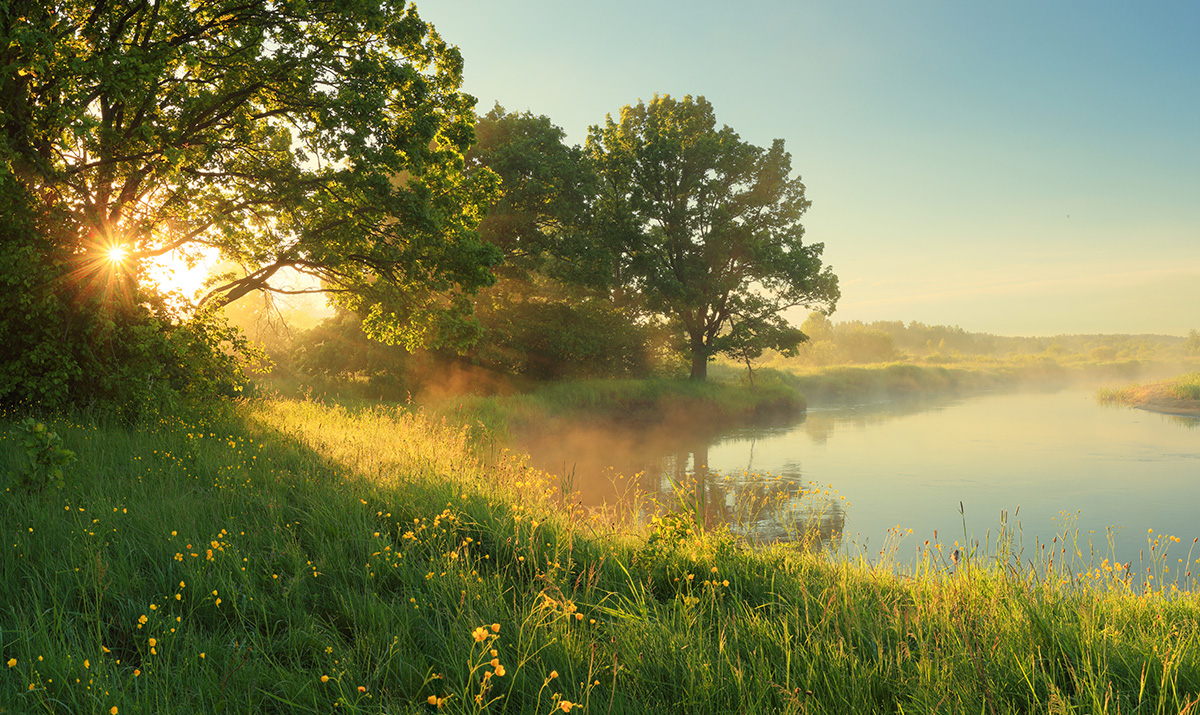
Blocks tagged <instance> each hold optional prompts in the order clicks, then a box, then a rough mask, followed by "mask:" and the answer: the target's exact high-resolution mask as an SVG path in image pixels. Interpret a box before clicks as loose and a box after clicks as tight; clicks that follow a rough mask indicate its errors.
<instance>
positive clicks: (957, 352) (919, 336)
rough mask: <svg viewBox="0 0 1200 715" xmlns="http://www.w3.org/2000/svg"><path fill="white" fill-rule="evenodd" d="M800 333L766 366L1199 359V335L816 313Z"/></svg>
mask: <svg viewBox="0 0 1200 715" xmlns="http://www.w3.org/2000/svg"><path fill="white" fill-rule="evenodd" d="M801 329H802V330H803V331H804V334H805V335H807V336H808V338H809V340H808V342H806V343H804V344H802V345H801V346H800V350H799V355H798V356H797V357H795V358H790V359H784V358H781V357H779V356H775V357H774V358H773V359H769V360H767V361H766V362H767V363H768V364H772V365H774V364H776V363H778V362H780V361H781V360H782V361H784V362H786V363H788V364H803V365H813V366H825V365H841V364H864V363H878V362H893V361H901V360H920V361H922V362H927V363H934V364H936V363H956V362H966V361H974V360H978V359H980V358H991V359H1019V358H1022V357H1034V356H1041V357H1050V358H1055V359H1058V360H1068V359H1075V360H1087V361H1091V362H1109V361H1127V360H1171V359H1176V358H1183V357H1188V356H1195V355H1200V332H1198V331H1196V330H1192V331H1191V332H1190V333H1189V335H1188V337H1186V338H1182V337H1178V336H1172V335H1149V334H1145V335H1055V336H1051V337H1011V336H1001V335H991V334H988V333H972V332H969V331H967V330H964V329H963V328H960V327H958V326H957V325H956V326H953V327H951V326H947V325H926V324H925V323H919V322H917V321H911V322H908V323H905V322H904V321H901V320H877V321H874V322H870V323H864V322H862V321H858V320H851V321H846V322H837V323H835V322H832V321H831V320H830V319H829V318H828V317H826V316H825V315H822V314H821V313H813V314H812V315H810V316H809V318H808V320H806V321H805V322H804V325H803V326H802V328H801Z"/></svg>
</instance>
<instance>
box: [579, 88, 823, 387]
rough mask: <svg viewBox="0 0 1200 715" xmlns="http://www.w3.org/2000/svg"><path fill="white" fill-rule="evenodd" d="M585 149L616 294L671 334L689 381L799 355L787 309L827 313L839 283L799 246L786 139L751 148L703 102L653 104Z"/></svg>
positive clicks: (800, 194)
mask: <svg viewBox="0 0 1200 715" xmlns="http://www.w3.org/2000/svg"><path fill="white" fill-rule="evenodd" d="M587 150H588V155H589V157H590V158H591V160H592V161H593V162H594V163H595V166H596V167H597V171H598V172H599V174H600V177H601V188H600V194H599V197H598V199H597V202H596V213H597V217H596V222H595V225H596V227H597V228H596V238H597V243H598V244H599V245H603V246H606V247H608V248H609V249H610V250H611V255H612V256H613V260H612V265H611V273H612V276H613V279H614V284H615V285H617V286H625V287H627V288H628V289H629V290H633V291H636V292H637V293H638V294H640V296H641V298H642V299H644V300H645V302H646V305H647V307H648V308H649V309H650V310H652V311H656V312H661V313H665V314H668V315H670V316H671V317H672V318H673V319H674V320H675V321H676V322H677V323H678V325H679V326H680V329H681V331H682V333H683V335H684V336H685V339H686V341H687V348H688V350H689V351H690V353H691V359H692V371H691V377H692V379H694V380H703V379H705V378H706V377H707V365H708V360H709V358H711V357H712V356H713V355H715V354H717V353H720V352H727V353H729V354H731V355H734V356H735V357H736V356H739V355H742V354H744V352H745V348H746V347H747V346H748V345H752V349H753V350H758V351H761V349H763V348H768V347H769V348H775V349H779V350H781V351H784V352H790V351H794V350H795V348H796V346H797V345H798V344H799V343H800V342H801V341H802V340H803V339H804V336H803V334H802V333H801V332H800V331H798V330H795V329H794V328H790V326H788V324H787V321H786V320H785V319H784V318H783V316H782V315H781V313H782V311H784V310H786V309H787V308H789V307H793V306H798V305H803V306H809V307H819V308H820V309H821V310H823V311H825V312H831V311H832V310H833V308H834V306H835V304H836V302H837V299H838V297H839V292H838V286H837V277H836V276H835V275H834V274H833V271H832V270H831V269H830V268H829V267H827V266H824V267H823V266H822V265H821V260H820V256H821V252H822V250H823V248H824V246H823V245H822V244H820V243H814V244H807V245H806V244H804V243H803V242H802V240H801V239H802V238H803V235H804V229H803V227H802V226H801V224H800V217H801V216H802V215H803V214H804V211H805V210H806V209H807V208H808V206H809V202H808V200H807V199H805V198H804V185H803V184H802V183H801V181H800V179H799V178H791V156H790V155H789V154H788V153H787V152H786V151H784V148H783V141H782V140H779V139H777V140H775V141H774V142H773V143H772V144H771V147H770V148H769V149H763V148H759V147H756V146H753V145H751V144H748V143H746V142H743V141H742V140H741V139H740V138H739V137H738V135H737V134H736V133H734V131H733V130H732V129H730V128H729V127H727V126H725V127H722V128H721V129H717V128H716V119H715V117H714V114H713V109H712V105H711V104H709V103H708V101H706V100H705V99H704V98H703V97H697V98H692V97H690V96H688V97H684V98H683V99H682V100H676V99H673V98H671V97H670V96H658V95H656V96H655V97H654V99H653V100H651V101H650V103H649V104H645V103H642V102H639V103H638V104H637V105H636V106H626V107H624V108H623V109H622V110H621V115H620V121H619V122H618V121H613V119H612V117H611V116H609V117H608V119H607V121H606V122H605V124H604V125H603V126H593V127H591V128H590V129H589V133H588V142H587ZM752 336H759V338H760V339H758V340H754V341H751V342H748V340H749V339H750V338H751V337H752Z"/></svg>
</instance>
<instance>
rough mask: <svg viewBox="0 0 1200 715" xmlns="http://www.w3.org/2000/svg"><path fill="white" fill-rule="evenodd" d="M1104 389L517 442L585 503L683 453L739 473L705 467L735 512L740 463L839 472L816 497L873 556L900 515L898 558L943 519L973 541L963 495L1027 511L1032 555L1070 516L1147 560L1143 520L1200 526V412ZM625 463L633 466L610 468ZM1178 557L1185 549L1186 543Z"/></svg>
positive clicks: (753, 469)
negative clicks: (1145, 405) (1113, 402)
mask: <svg viewBox="0 0 1200 715" xmlns="http://www.w3.org/2000/svg"><path fill="white" fill-rule="evenodd" d="M1094 394H1095V391H1094V389H1093V388H1079V387H1072V388H1064V389H1061V390H1057V391H1052V392H1045V391H1043V392H1017V393H1007V394H999V393H997V394H981V395H975V396H969V397H960V398H944V399H941V400H939V401H925V402H911V401H902V402H877V403H872V404H863V405H845V406H837V407H826V408H819V407H818V408H810V410H809V412H808V413H807V415H806V416H805V417H804V418H803V420H802V421H799V422H794V423H792V424H785V425H780V426H774V427H755V428H744V429H737V430H734V431H731V432H728V433H726V434H721V435H716V436H711V435H708V436H706V435H693V436H689V435H687V434H682V433H679V432H678V431H675V432H672V431H671V430H668V431H667V432H665V433H662V434H656V435H648V434H641V435H638V434H637V433H632V432H631V433H625V434H624V435H622V436H613V437H611V438H609V437H606V436H604V435H602V434H599V433H595V432H592V433H589V434H586V435H577V436H574V437H573V436H571V435H569V434H568V435H558V436H556V437H553V438H551V439H548V440H545V441H543V442H540V443H528V444H525V445H522V446H526V447H529V448H530V449H531V452H532V454H533V457H534V460H535V462H536V463H539V464H540V465H541V466H543V467H545V468H547V469H550V470H551V471H557V472H559V473H568V472H569V471H570V470H572V469H573V470H574V476H573V486H574V487H575V488H577V489H578V493H579V496H580V497H581V499H582V501H583V502H584V503H585V504H593V505H594V504H598V503H600V502H602V501H603V502H608V503H612V502H613V501H614V500H617V499H620V498H621V494H622V492H621V490H622V489H624V490H625V494H626V495H628V493H629V489H630V488H629V486H628V485H629V481H627V480H629V478H630V477H629V475H631V474H632V471H631V470H645V472H646V473H645V474H644V475H643V476H642V477H640V478H634V480H633V481H635V482H636V484H637V485H638V486H639V488H641V489H642V490H644V491H646V492H650V493H654V492H656V491H657V492H658V493H659V494H660V496H661V497H662V498H663V501H665V502H666V503H667V504H670V503H672V501H674V500H675V497H674V496H673V495H671V494H670V493H669V492H671V491H673V489H674V487H673V485H672V484H671V482H670V480H669V479H668V478H667V477H665V476H664V475H663V472H664V471H666V472H673V473H674V474H673V475H672V477H671V478H674V479H675V480H676V482H678V481H679V480H678V475H679V474H680V473H681V472H682V471H683V470H681V469H680V467H683V466H686V468H687V471H688V472H689V473H694V472H695V469H696V464H697V462H698V461H699V462H700V463H701V464H704V463H707V466H708V468H709V470H716V471H718V472H719V473H720V474H721V475H724V476H728V477H731V480H730V481H726V480H725V479H724V478H723V477H718V478H714V477H712V476H711V475H710V476H709V477H708V478H707V479H708V481H709V482H710V486H709V487H706V498H707V499H708V500H710V501H712V500H716V501H720V500H722V499H724V503H725V505H726V506H727V507H729V508H728V509H726V515H728V514H729V513H731V512H733V511H736V509H734V508H733V505H734V503H735V502H737V501H738V499H739V494H738V492H739V490H757V491H761V490H762V489H763V487H764V482H763V479H762V478H758V477H752V476H744V472H750V473H760V474H761V473H770V475H771V478H769V479H767V480H766V484H767V485H768V486H769V487H770V486H773V487H775V488H784V489H785V491H786V490H788V486H787V484H788V483H789V482H790V483H791V484H792V485H795V486H793V487H791V489H790V491H792V492H793V493H794V492H795V491H796V488H797V487H799V488H802V487H804V486H805V485H808V484H809V483H812V482H815V483H817V484H820V485H823V486H826V485H831V486H832V488H833V489H834V490H836V494H835V495H834V496H833V497H824V495H821V496H820V497H818V501H820V502H822V503H823V504H824V505H825V506H828V504H829V503H830V501H831V500H832V501H833V502H834V503H837V504H839V505H844V507H842V514H840V515H838V520H839V521H840V524H839V526H840V527H841V530H842V537H841V543H842V544H843V545H844V546H847V547H848V548H851V549H852V550H854V549H862V550H864V551H865V552H866V553H867V555H868V556H870V555H872V554H873V553H874V552H875V551H877V550H878V548H879V547H881V546H882V543H883V541H884V539H885V538H886V536H887V531H888V529H889V528H892V527H896V526H899V527H901V529H909V528H911V529H912V530H913V533H912V534H911V535H910V536H907V537H906V540H905V542H903V545H902V546H901V548H900V551H899V552H898V554H899V556H900V557H901V558H904V557H906V556H912V555H913V554H914V550H915V547H916V545H917V544H920V543H921V542H923V541H924V540H925V539H930V540H933V539H934V532H935V530H936V532H937V539H938V540H939V541H941V542H943V543H947V544H952V543H953V542H954V541H955V540H958V541H962V540H963V538H964V532H963V520H962V517H961V516H960V514H959V504H960V502H961V503H962V506H963V508H964V509H965V513H966V530H967V535H968V536H969V537H970V538H971V539H978V540H980V541H983V540H985V536H986V533H987V532H988V530H989V529H990V530H991V533H992V535H993V536H994V535H995V534H996V531H997V527H998V523H999V519H1000V514H1001V511H1002V510H1006V511H1007V512H1008V514H1009V516H1010V524H1012V523H1014V522H1015V521H1017V520H1019V521H1020V524H1021V532H1020V534H1021V535H1022V536H1023V539H1024V547H1025V549H1026V551H1027V554H1028V555H1033V552H1034V549H1035V544H1036V542H1037V540H1038V539H1040V540H1041V541H1043V542H1045V541H1050V540H1052V539H1053V538H1054V536H1055V535H1056V534H1057V533H1059V532H1061V531H1062V530H1063V529H1066V528H1068V527H1070V528H1072V529H1074V527H1075V526H1078V528H1079V531H1080V548H1081V550H1082V551H1083V553H1084V555H1085V556H1089V555H1090V551H1089V548H1088V546H1087V541H1088V539H1091V540H1092V542H1093V544H1094V546H1095V548H1096V550H1097V553H1098V554H1099V557H1098V558H1097V561H1099V559H1100V558H1103V557H1105V556H1111V555H1113V554H1110V553H1109V552H1108V548H1109V547H1108V544H1107V531H1108V529H1109V527H1117V530H1116V532H1115V546H1116V553H1115V556H1116V558H1117V559H1119V560H1121V561H1129V560H1132V561H1134V562H1135V563H1136V562H1137V559H1138V551H1139V549H1141V548H1143V547H1144V546H1145V545H1146V535H1147V530H1148V529H1153V530H1154V532H1155V533H1164V532H1165V533H1167V534H1170V535H1173V536H1178V537H1180V538H1181V540H1182V541H1183V542H1185V544H1184V545H1185V546H1186V545H1187V544H1186V542H1191V540H1192V539H1193V538H1194V537H1196V536H1200V519H1198V518H1197V505H1200V421H1197V420H1193V419H1189V418H1180V417H1171V416H1165V415H1160V414H1156V413H1151V412H1144V411H1140V410H1133V409H1128V408H1114V407H1104V406H1101V405H1099V404H1097V402H1096V400H1095V397H1094ZM584 444H587V445H591V447H592V449H591V452H590V454H589V452H588V451H587V450H584V449H581V446H582V445H584ZM606 466H607V467H610V468H612V469H609V470H606V469H605V467H606ZM622 471H623V472H624V473H625V474H626V479H624V480H623V479H620V478H615V473H617V472H622ZM614 481H615V483H616V484H618V485H621V486H620V488H617V489H614V488H613V486H612V484H613V483H614ZM837 495H840V496H841V497H844V501H842V500H841V499H838V498H837ZM743 496H744V495H743ZM1018 507H1020V509H1019V512H1018ZM822 508H824V507H822ZM709 511H710V512H712V511H714V510H713V509H711V508H710V510H709ZM716 511H720V510H719V509H717V510H716ZM1064 512H1065V514H1066V516H1064V514H1063V513H1064ZM1014 513H1015V514H1016V518H1015V519H1014V518H1013V515H1014ZM766 532H767V533H768V534H769V533H771V529H770V527H768V528H767V529H766ZM774 533H776V534H778V533H779V532H778V530H776V531H775V532H774ZM1176 550H1179V547H1178V545H1177V547H1176ZM1173 556H1178V557H1184V556H1186V549H1183V550H1182V551H1181V553H1179V554H1177V555H1176V554H1173Z"/></svg>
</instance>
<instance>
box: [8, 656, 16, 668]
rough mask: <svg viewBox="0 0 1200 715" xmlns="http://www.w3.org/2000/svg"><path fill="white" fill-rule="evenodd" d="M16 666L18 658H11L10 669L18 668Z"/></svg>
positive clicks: (9, 660)
mask: <svg viewBox="0 0 1200 715" xmlns="http://www.w3.org/2000/svg"><path fill="white" fill-rule="evenodd" d="M16 665H17V659H16V658H9V659H8V667H10V668H14V667H16Z"/></svg>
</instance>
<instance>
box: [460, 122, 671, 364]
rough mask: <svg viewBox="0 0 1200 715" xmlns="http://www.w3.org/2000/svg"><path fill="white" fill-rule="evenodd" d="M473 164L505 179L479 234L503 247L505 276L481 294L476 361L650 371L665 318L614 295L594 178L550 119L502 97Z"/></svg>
mask: <svg viewBox="0 0 1200 715" xmlns="http://www.w3.org/2000/svg"><path fill="white" fill-rule="evenodd" d="M476 133H477V136H478V140H479V141H478V143H477V144H476V145H475V146H473V147H472V148H471V149H470V150H469V151H468V152H467V164H468V167H470V168H471V169H472V170H484V169H486V170H490V171H492V172H494V173H495V174H496V175H497V176H499V177H500V182H501V195H500V198H499V199H498V200H497V201H496V202H495V203H494V204H493V205H492V206H491V208H490V209H489V210H488V212H487V215H486V216H485V218H484V220H483V222H482V223H481V224H480V227H479V230H480V236H481V237H482V238H483V240H484V241H486V242H488V243H490V244H492V245H494V246H496V247H498V248H499V249H501V251H503V253H504V257H505V258H504V263H503V264H502V265H501V266H499V267H498V268H497V269H496V273H497V275H498V276H500V278H501V279H500V281H499V282H497V283H496V284H495V285H493V286H491V287H489V288H485V289H483V290H482V291H481V292H480V293H479V295H478V296H477V298H476V300H475V306H476V310H475V313H476V316H477V317H478V318H479V320H480V323H481V327H482V331H481V335H480V342H479V344H478V345H476V346H475V347H474V349H473V350H472V351H471V352H470V359H471V360H472V362H475V363H477V364H481V365H484V366H486V367H488V368H490V369H493V370H497V371H499V372H502V373H505V374H509V375H518V376H522V377H531V378H535V379H550V378H562V377H596V376H623V375H645V374H647V373H649V372H650V370H651V369H652V367H653V362H654V357H655V355H654V353H655V352H656V349H657V346H656V344H655V343H656V342H661V341H660V340H659V339H658V335H657V333H658V332H660V331H659V330H658V328H659V327H660V326H659V324H658V322H656V321H654V320H651V319H645V318H642V317H641V316H638V315H637V314H636V313H635V312H634V311H632V310H631V309H630V308H629V306H624V305H619V304H617V303H615V302H614V301H613V300H612V298H611V295H610V294H609V293H608V292H607V290H601V289H599V288H598V286H603V285H605V283H606V281H605V280H604V276H603V274H602V273H599V272H598V269H597V264H596V256H597V255H598V253H597V251H596V250H595V247H594V246H593V245H592V243H591V242H590V241H589V240H588V236H587V227H588V225H589V223H590V210H591V203H592V200H593V198H594V196H595V193H596V189H597V187H596V176H595V174H594V172H592V171H591V167H590V166H589V165H588V164H587V163H586V162H585V161H584V157H583V151H582V150H581V149H580V148H579V147H577V146H573V147H572V146H567V145H566V144H565V143H564V137H565V135H564V132H563V130H562V129H561V128H559V127H557V126H555V125H554V124H553V123H552V122H551V121H550V119H549V118H548V117H545V116H535V115H533V114H532V113H531V112H524V113H510V112H506V111H505V110H504V108H503V107H501V106H500V105H498V104H497V105H496V106H495V107H493V109H492V110H491V111H490V112H488V114H487V115H485V116H483V117H481V118H480V119H479V122H478V125H477V127H476Z"/></svg>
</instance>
